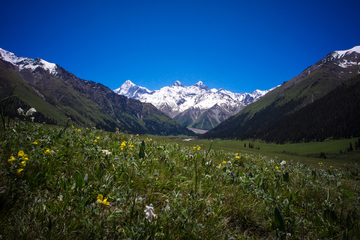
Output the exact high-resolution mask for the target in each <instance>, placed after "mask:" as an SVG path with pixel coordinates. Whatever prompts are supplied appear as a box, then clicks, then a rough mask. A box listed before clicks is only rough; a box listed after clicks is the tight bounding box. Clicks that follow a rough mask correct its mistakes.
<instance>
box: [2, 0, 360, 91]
mask: <svg viewBox="0 0 360 240" xmlns="http://www.w3.org/2000/svg"><path fill="white" fill-rule="evenodd" d="M0 5H1V24H0V31H1V37H0V48H3V49H5V50H8V51H10V52H13V53H15V54H16V55H18V56H24V57H31V58H37V57H40V58H42V59H44V60H47V61H49V62H52V63H57V64H58V65H60V66H61V67H63V68H65V69H66V70H68V71H70V72H72V73H73V74H75V75H76V76H77V77H79V78H82V79H85V80H92V81H95V82H99V83H102V84H104V85H106V86H108V87H109V88H111V89H115V88H118V87H120V86H121V84H122V83H124V82H125V81H126V80H128V79H130V80H131V81H132V82H134V83H135V84H137V85H140V86H144V87H147V88H148V89H150V90H156V89H159V88H161V87H163V86H166V85H171V84H173V83H174V82H175V81H176V80H179V81H181V82H182V83H183V84H185V85H187V86H190V85H193V84H195V83H196V82H198V81H200V80H201V81H203V82H204V83H205V85H207V86H208V87H210V88H217V89H219V88H223V89H226V90H230V91H233V92H251V91H253V90H255V89H261V90H267V89H270V88H272V87H275V86H277V85H279V84H281V83H283V82H284V81H287V80H290V79H291V78H292V77H294V76H296V75H298V74H299V73H300V72H301V71H303V70H304V69H305V68H306V67H308V66H310V65H313V64H314V63H316V62H317V61H318V60H320V59H321V58H323V57H325V56H326V54H328V53H329V52H331V51H334V50H346V49H349V48H352V47H354V46H357V45H360V20H359V19H360V18H359V16H360V13H359V12H360V11H359V10H360V1H359V0H342V1H339V0H336V1H332V0H326V1H316V0H311V1H292V0H286V1H276V0H273V1H256V0H255V1H253V0H251V1H250V0H248V1H239V0H238V1H237V0H231V1H227V0H219V1H213V0H205V1H196V0H189V1H188V0H181V1H173V0H167V1H156V0H151V1H150V0H149V1H137V0H129V1H122V0H116V1H107V0H103V1H93V0H87V1H76V0H72V1H68V0H62V1H51V0H50V1H49V0H48V1H42V0H40V1H36V0H35V1H2V3H1V4H0Z"/></svg>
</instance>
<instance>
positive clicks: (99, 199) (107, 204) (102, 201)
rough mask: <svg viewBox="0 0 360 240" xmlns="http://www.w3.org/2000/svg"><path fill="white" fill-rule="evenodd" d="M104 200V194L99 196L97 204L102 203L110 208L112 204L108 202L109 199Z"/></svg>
mask: <svg viewBox="0 0 360 240" xmlns="http://www.w3.org/2000/svg"><path fill="white" fill-rule="evenodd" d="M103 198H104V196H103V195H102V194H99V195H98V196H97V202H98V203H101V204H103V205H105V206H109V205H110V203H109V202H108V201H107V200H108V198H105V199H103Z"/></svg>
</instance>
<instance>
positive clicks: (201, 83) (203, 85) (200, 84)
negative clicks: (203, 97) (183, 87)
mask: <svg viewBox="0 0 360 240" xmlns="http://www.w3.org/2000/svg"><path fill="white" fill-rule="evenodd" d="M193 86H194V87H198V88H200V89H204V90H209V88H208V87H207V86H206V85H205V84H204V83H203V82H202V81H198V82H197V83H195V84H194V85H193Z"/></svg>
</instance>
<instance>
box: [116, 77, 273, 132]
mask: <svg viewBox="0 0 360 240" xmlns="http://www.w3.org/2000/svg"><path fill="white" fill-rule="evenodd" d="M114 92H115V93H117V94H120V95H125V96H127V97H129V98H134V99H137V100H140V101H142V102H146V103H151V104H153V105H154V106H155V107H157V108H158V109H159V110H161V111H162V112H164V113H165V114H167V115H168V116H170V117H172V118H174V119H176V120H177V121H179V122H180V123H182V124H183V125H184V126H188V127H191V126H193V124H194V123H196V121H197V120H199V119H206V117H205V116H203V115H204V114H205V113H207V112H208V113H209V114H210V112H211V117H209V119H211V120H209V119H208V121H210V122H211V123H207V124H200V125H199V126H198V127H199V128H200V129H211V128H213V127H215V126H217V125H218V124H219V123H220V122H222V121H224V120H226V119H227V118H229V117H230V116H232V115H235V114H236V113H238V112H239V111H240V110H241V109H243V108H244V107H245V106H247V105H249V104H250V103H253V102H255V101H257V100H258V99H259V98H261V97H262V96H264V95H265V94H266V93H267V92H268V91H261V90H255V91H254V92H252V93H232V92H230V91H227V90H224V89H219V90H217V89H215V88H214V89H209V88H208V87H207V86H206V85H205V84H204V83H203V82H201V81H199V82H198V83H196V84H194V85H192V86H184V85H183V84H182V83H181V82H179V81H176V82H175V83H174V84H173V85H171V86H166V87H163V88H161V89H160V90H155V91H150V90H148V89H147V88H144V87H140V86H137V85H135V84H134V83H132V82H131V81H130V80H127V81H126V82H125V83H124V84H123V85H122V86H121V87H120V88H118V89H115V90H114ZM211 109H212V110H211ZM215 109H216V110H215ZM210 110H211V111H210ZM205 125H206V126H205Z"/></svg>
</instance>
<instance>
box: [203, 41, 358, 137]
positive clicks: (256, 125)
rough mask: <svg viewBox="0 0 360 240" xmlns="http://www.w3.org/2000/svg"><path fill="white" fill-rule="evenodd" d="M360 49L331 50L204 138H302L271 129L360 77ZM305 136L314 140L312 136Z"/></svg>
mask: <svg viewBox="0 0 360 240" xmlns="http://www.w3.org/2000/svg"><path fill="white" fill-rule="evenodd" d="M357 51H359V52H360V48H359V47H354V48H352V49H349V50H344V51H333V52H330V53H329V54H327V55H326V56H325V57H324V58H322V59H321V60H319V61H318V62H316V63H315V64H314V65H312V66H310V67H308V68H306V69H305V70H304V71H303V72H301V73H300V74H299V75H297V76H296V77H294V78H292V79H291V80H289V81H287V82H284V83H283V84H282V85H281V86H280V87H278V88H275V89H273V90H272V91H270V92H269V93H268V94H266V95H265V96H264V97H263V98H261V99H260V100H259V101H257V102H255V103H253V104H251V105H249V106H247V107H246V108H244V109H243V110H242V111H240V112H239V113H238V114H237V115H235V116H233V117H231V118H229V119H227V120H226V121H224V122H223V123H222V124H220V125H219V126H217V127H215V128H214V129H212V130H211V131H209V132H207V133H205V134H204V135H203V137H204V138H230V139H231V138H235V139H262V140H266V141H270V142H271V141H275V142H278V143H284V142H287V141H288V142H292V141H299V139H300V138H299V136H297V137H296V140H295V138H294V139H292V138H290V137H289V138H288V139H286V137H285V139H284V138H282V139H281V141H280V140H279V139H280V137H278V138H276V139H275V137H274V138H271V134H270V132H272V129H273V128H275V127H276V129H278V130H279V131H280V129H282V128H281V126H283V125H288V124H289V123H286V122H283V119H290V118H288V117H287V116H291V115H293V114H296V112H297V111H299V110H301V109H303V108H305V107H307V106H308V105H311V104H313V103H314V102H315V101H317V100H319V99H321V98H323V97H324V96H326V95H327V94H329V93H330V92H331V91H333V90H334V89H336V87H338V86H340V85H341V84H342V83H344V82H346V81H347V80H348V79H351V78H353V77H355V76H358V75H359V71H360V53H359V52H357ZM344 63H346V64H344ZM309 109H312V108H309ZM303 134H304V135H306V134H305V133H303ZM273 135H277V134H273ZM277 136H278V135H277ZM304 139H306V141H311V139H310V138H308V137H304Z"/></svg>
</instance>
